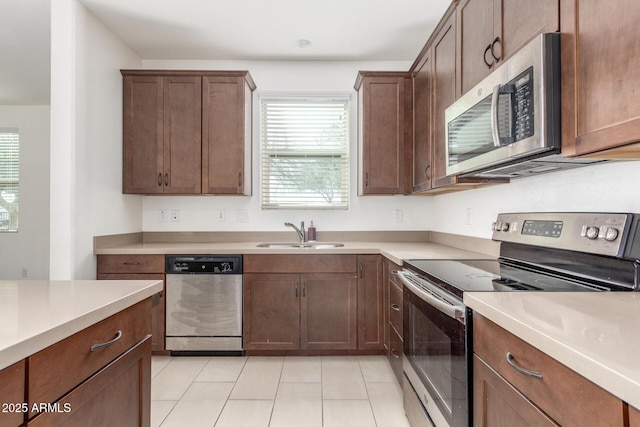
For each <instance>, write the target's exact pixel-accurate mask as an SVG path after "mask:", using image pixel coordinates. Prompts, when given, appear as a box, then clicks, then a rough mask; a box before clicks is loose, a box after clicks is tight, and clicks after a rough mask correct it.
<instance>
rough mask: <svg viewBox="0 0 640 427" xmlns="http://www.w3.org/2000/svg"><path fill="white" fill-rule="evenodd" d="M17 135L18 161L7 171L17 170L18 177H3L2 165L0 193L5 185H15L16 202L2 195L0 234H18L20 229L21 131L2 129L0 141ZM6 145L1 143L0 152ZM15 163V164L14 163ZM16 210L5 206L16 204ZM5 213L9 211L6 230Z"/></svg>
mask: <svg viewBox="0 0 640 427" xmlns="http://www.w3.org/2000/svg"><path fill="white" fill-rule="evenodd" d="M7 134H8V135H15V138H16V142H17V154H16V159H15V164H14V165H12V166H7V170H8V169H10V168H12V167H13V168H15V172H16V177H15V178H14V177H6V178H5V177H3V175H2V172H3V169H4V165H3V164H0V192H3V191H4V190H2V188H3V187H4V186H5V185H13V186H15V193H14V194H13V196H14V200H12V201H8V200H7V199H6V198H5V195H4V194H1V193H0V208H2V212H0V233H17V232H18V231H19V229H20V151H21V150H20V148H21V147H20V139H21V138H20V129H19V128H17V127H0V136H3V137H1V138H0V140H3V139H4V135H7ZM8 141H9V138H7V142H8ZM3 144H4V143H0V152H1V151H3V150H4V146H3ZM12 163H13V162H12ZM14 203H15V205H14V209H13V210H7V208H6V207H5V206H2V205H5V204H9V205H12V204H14ZM4 211H7V212H6V214H7V219H6V221H7V228H4V226H3V224H2V222H3V221H5V220H4V219H3V218H2V217H4V213H5V212H4ZM12 216H15V227H10V225H12V222H13V221H12V219H11V217H12Z"/></svg>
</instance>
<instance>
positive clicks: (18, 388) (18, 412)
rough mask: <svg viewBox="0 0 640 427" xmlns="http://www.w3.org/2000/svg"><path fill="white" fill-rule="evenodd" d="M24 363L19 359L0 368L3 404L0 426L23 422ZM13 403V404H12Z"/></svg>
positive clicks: (16, 426)
mask: <svg viewBox="0 0 640 427" xmlns="http://www.w3.org/2000/svg"><path fill="white" fill-rule="evenodd" d="M25 372H26V363H25V361H24V360H21V361H19V362H17V363H15V364H13V365H11V366H8V367H6V368H4V369H0V396H2V398H1V399H0V400H1V403H2V404H3V405H7V406H3V407H2V409H3V410H2V411H0V426H2V427H18V426H20V425H22V423H23V422H24V415H25V414H24V411H23V410H22V406H21V405H22V404H23V402H25V398H26V394H25V384H26V376H25V375H26V373H25ZM14 405H15V406H14ZM16 406H17V407H16Z"/></svg>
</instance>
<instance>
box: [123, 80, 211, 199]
mask: <svg viewBox="0 0 640 427" xmlns="http://www.w3.org/2000/svg"><path fill="white" fill-rule="evenodd" d="M201 86H202V82H201V77H187V76H169V77H162V76H144V75H125V76H124V140H123V144H124V145H123V151H124V153H123V157H124V165H123V191H124V192H125V193H136V194H158V193H183V194H194V193H200V188H201V184H202V175H201V172H200V170H201V120H202V118H201V116H202V112H201V110H202V105H201V103H202V98H201V93H202V90H201Z"/></svg>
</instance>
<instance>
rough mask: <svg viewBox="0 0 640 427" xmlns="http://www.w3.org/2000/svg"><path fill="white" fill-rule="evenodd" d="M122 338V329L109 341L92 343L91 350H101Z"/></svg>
mask: <svg viewBox="0 0 640 427" xmlns="http://www.w3.org/2000/svg"><path fill="white" fill-rule="evenodd" d="M120 338H122V331H118V332H116V336H115V337H114V338H113V339H112V340H111V341H107V342H103V343H100V344H94V345H92V346H91V351H96V350H100V349H102V348H105V347H109V346H110V345H113V344H115V343H116V341H118V340H119V339H120Z"/></svg>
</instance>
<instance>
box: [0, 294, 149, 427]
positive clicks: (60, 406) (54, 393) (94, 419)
mask: <svg viewBox="0 0 640 427" xmlns="http://www.w3.org/2000/svg"><path fill="white" fill-rule="evenodd" d="M150 333H151V298H148V299H146V300H144V301H141V302H139V303H137V304H135V305H133V306H131V307H129V308H127V309H125V310H122V311H120V312H119V313H116V314H114V315H112V316H110V317H108V318H106V319H104V320H102V321H100V322H98V323H96V324H94V325H91V326H89V327H87V328H85V329H83V330H81V331H80V332H77V333H75V334H73V335H71V336H70V337H68V338H65V339H63V340H62V341H59V342H57V343H55V344H53V345H51V346H49V347H47V348H45V349H43V350H41V351H39V352H37V353H35V354H33V355H31V356H29V357H28V358H27V359H25V360H23V361H21V362H18V363H16V364H14V365H12V366H10V367H8V368H5V369H3V370H2V371H0V397H2V401H3V402H7V403H8V402H9V400H10V401H11V402H13V403H16V404H20V405H22V406H21V407H20V408H21V410H20V411H13V413H11V414H9V415H8V416H5V415H7V414H5V413H1V415H0V426H2V427H14V426H19V425H23V426H28V427H52V426H56V427H64V426H68V427H76V426H92V427H111V426H118V427H148V426H149V425H150V423H151V419H150V414H151V334H150Z"/></svg>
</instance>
